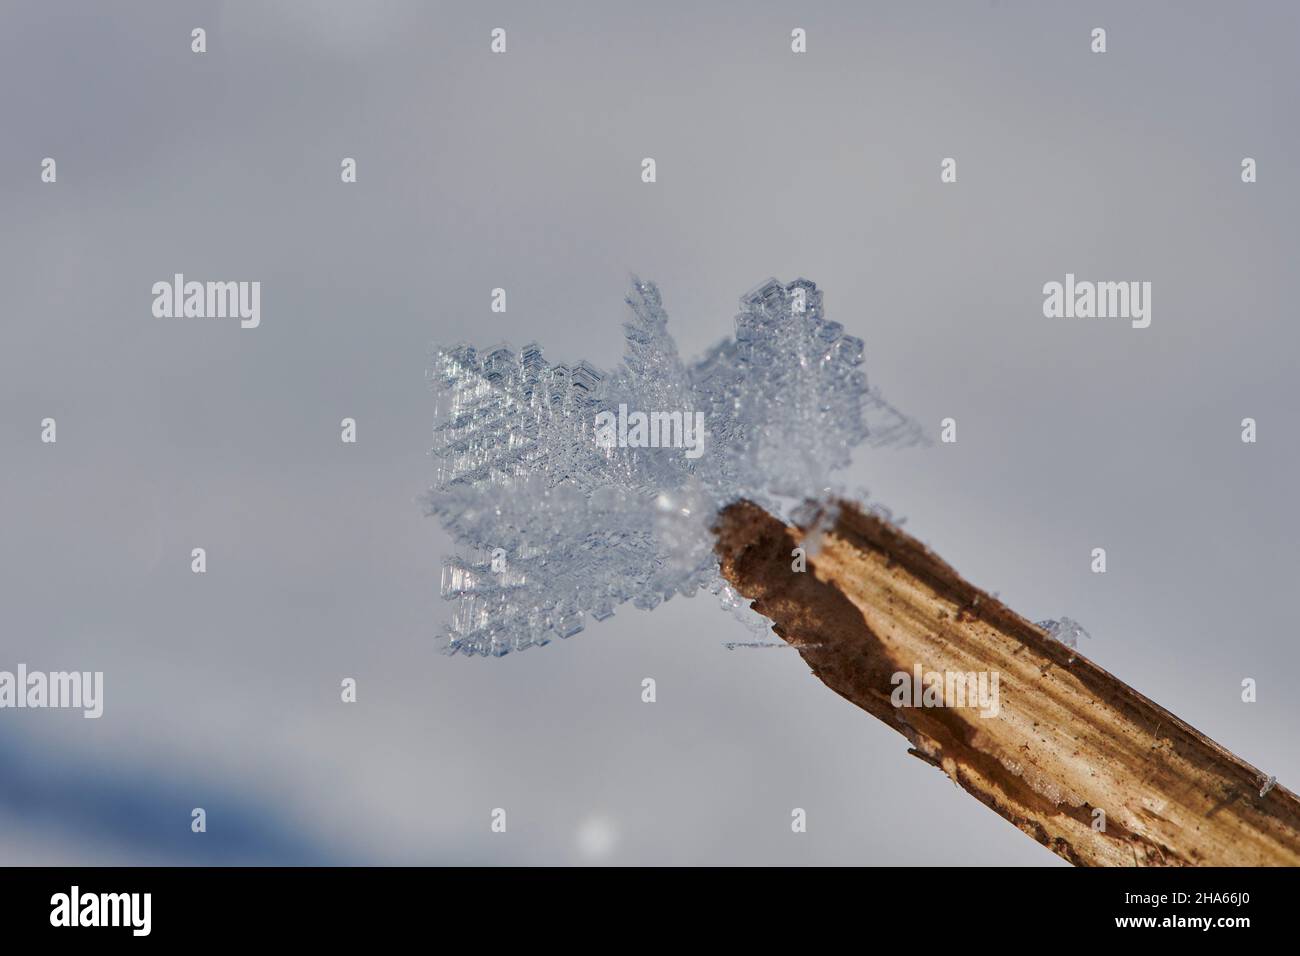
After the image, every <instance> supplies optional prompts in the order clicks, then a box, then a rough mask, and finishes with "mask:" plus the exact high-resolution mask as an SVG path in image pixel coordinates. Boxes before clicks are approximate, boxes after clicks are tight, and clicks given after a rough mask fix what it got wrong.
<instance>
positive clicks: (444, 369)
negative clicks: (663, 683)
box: [425, 279, 923, 656]
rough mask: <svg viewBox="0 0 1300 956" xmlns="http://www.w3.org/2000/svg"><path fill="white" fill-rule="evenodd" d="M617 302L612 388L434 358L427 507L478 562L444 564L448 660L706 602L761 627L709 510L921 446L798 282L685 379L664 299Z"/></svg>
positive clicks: (812, 487)
mask: <svg viewBox="0 0 1300 956" xmlns="http://www.w3.org/2000/svg"><path fill="white" fill-rule="evenodd" d="M627 303H628V305H629V306H631V309H632V314H631V317H630V319H629V320H628V321H627V322H626V323H625V324H624V326H623V329H624V332H625V335H626V339H627V348H626V353H625V356H624V359H623V363H622V364H621V365H620V366H619V367H618V368H617V369H615V370H614V371H613V372H611V373H608V374H606V373H603V372H601V371H599V370H597V369H595V368H593V367H592V366H591V365H589V364H587V363H586V362H579V363H577V364H575V365H551V364H549V363H548V362H547V361H546V360H545V359H544V358H543V357H542V350H541V348H540V347H539V346H537V345H527V346H525V347H524V349H523V350H522V352H520V353H518V354H515V353H514V352H512V351H511V350H509V349H507V348H503V347H502V348H494V349H491V350H489V351H486V352H481V353H480V352H477V351H475V350H474V349H473V348H471V347H469V346H458V347H455V348H451V349H436V350H435V351H434V353H433V367H432V369H431V371H430V377H431V379H432V383H433V387H434V390H435V391H436V392H437V394H438V409H437V412H438V417H437V424H436V426H435V428H434V447H433V457H434V459H435V460H436V462H437V477H436V481H435V484H434V486H433V488H432V489H431V490H430V491H429V493H428V494H427V495H426V496H425V504H426V510H427V512H428V513H429V514H431V515H437V516H438V517H439V518H440V519H441V520H442V523H443V524H444V526H445V527H446V528H447V529H448V531H449V532H450V533H451V534H452V535H453V536H455V537H456V538H457V539H458V540H459V541H461V542H463V543H464V544H465V545H467V546H468V547H469V548H470V549H472V550H471V551H470V554H469V556H468V557H459V556H458V557H455V558H452V559H450V560H449V561H447V563H446V564H445V565H444V568H443V574H442V593H443V596H444V597H445V598H447V599H449V600H451V601H453V602H454V603H455V610H454V612H453V615H452V620H451V623H450V625H449V626H448V628H447V632H446V637H447V650H448V651H449V652H451V653H455V652H457V651H461V652H464V653H467V654H484V655H493V656H500V655H503V654H506V653H508V652H509V651H511V650H520V649H523V648H526V647H528V646H530V645H534V644H538V645H540V644H546V643H549V642H550V641H551V640H552V639H553V638H555V637H570V636H572V635H573V634H576V633H577V632H578V631H580V630H582V628H583V625H584V619H585V616H586V615H587V614H590V615H591V616H592V617H594V618H596V619H597V620H603V619H604V618H607V617H609V616H610V615H612V614H613V613H614V609H615V607H617V606H618V605H619V604H622V603H623V602H625V601H631V602H632V603H633V605H634V606H636V607H642V608H653V607H655V606H656V605H657V604H659V602H661V601H664V600H667V599H668V598H671V597H672V596H673V595H674V594H682V595H687V596H690V595H692V594H694V593H695V592H696V591H697V590H699V589H701V588H704V589H707V590H709V591H710V592H712V593H714V594H716V595H718V596H719V598H720V600H721V601H722V604H723V606H724V607H726V608H728V609H730V610H732V611H733V612H735V613H736V614H737V616H740V617H742V618H744V617H745V616H749V617H752V618H753V619H754V620H756V621H760V622H761V619H759V618H758V616H757V615H755V614H753V612H752V611H750V610H749V609H748V607H747V603H746V602H745V601H744V599H743V598H741V597H740V596H739V595H737V594H736V593H735V592H734V591H732V589H731V587H730V586H729V585H728V584H727V583H726V582H725V581H724V580H723V579H722V578H721V576H720V575H719V574H718V567H717V559H716V558H715V556H714V554H713V540H712V536H711V534H710V532H709V527H710V524H711V523H712V518H713V516H714V515H715V514H716V513H717V511H718V509H719V508H721V507H723V506H725V505H726V504H728V503H730V502H732V501H734V500H736V499H738V498H742V497H744V498H749V499H751V500H754V501H757V502H759V503H762V504H765V505H767V506H769V507H773V504H772V501H771V496H785V497H792V498H798V499H803V498H807V497H812V496H817V495H820V494H823V493H824V491H825V490H826V488H827V483H828V479H829V475H830V472H831V471H833V470H834V469H837V468H841V467H843V466H844V465H846V464H848V462H849V458H850V454H851V451H852V449H853V447H854V446H856V445H858V444H861V443H862V442H864V441H865V442H868V443H870V444H873V445H908V444H914V443H916V442H918V441H922V440H923V437H922V435H921V431H920V429H919V428H918V427H917V425H916V424H915V423H914V422H913V421H911V420H910V419H908V418H906V417H905V416H904V415H902V414H901V413H899V412H898V411H897V410H895V409H894V408H893V407H892V406H891V405H889V404H888V403H887V402H886V401H885V400H884V399H883V398H882V397H881V396H880V394H879V393H878V392H877V391H876V390H875V389H873V388H870V387H869V386H868V385H867V380H866V375H865V373H864V372H863V369H862V341H861V340H860V339H857V338H854V337H853V336H850V335H845V334H844V331H843V328H842V327H841V326H840V324H839V323H837V322H828V321H826V319H825V318H824V316H823V314H822V294H821V292H820V291H818V289H817V287H816V286H815V285H814V284H813V283H811V282H809V281H808V280H806V279H797V280H795V281H794V282H791V283H790V284H788V285H782V284H781V283H780V282H778V281H777V280H775V279H772V280H769V281H768V282H766V283H765V284H763V285H762V286H760V287H759V288H758V289H756V290H755V291H754V292H751V293H750V294H749V295H746V296H744V297H743V298H742V299H741V301H740V308H741V311H740V314H739V315H737V316H736V334H735V337H734V338H733V339H729V340H727V341H724V342H722V343H721V344H719V345H717V346H715V347H714V348H713V349H712V350H710V351H709V352H708V354H706V355H705V356H704V357H703V358H702V359H700V360H699V361H698V362H696V363H694V364H693V365H690V366H687V365H685V364H684V363H683V362H682V360H681V358H680V357H679V356H678V354H677V346H676V344H675V343H674V341H673V338H672V336H671V335H670V334H669V332H668V327H667V323H668V316H667V314H666V313H665V312H664V309H663V306H662V304H661V301H660V297H659V290H658V289H657V288H655V286H654V285H653V284H652V283H643V282H641V281H639V280H636V279H634V280H633V287H632V293H631V294H630V295H629V296H628V299H627ZM695 423H702V425H703V429H702V434H700V433H698V431H699V430H698V429H695V428H693V426H694V424H695Z"/></svg>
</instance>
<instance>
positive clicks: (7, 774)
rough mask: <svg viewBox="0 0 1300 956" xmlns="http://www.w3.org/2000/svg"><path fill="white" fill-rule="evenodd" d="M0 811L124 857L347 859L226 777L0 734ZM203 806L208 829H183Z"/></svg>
mask: <svg viewBox="0 0 1300 956" xmlns="http://www.w3.org/2000/svg"><path fill="white" fill-rule="evenodd" d="M0 768H3V771H2V772H0V817H3V816H13V817H15V818H17V819H19V820H22V821H23V825H24V829H25V830H26V831H27V834H26V835H27V836H29V837H33V836H35V837H39V836H41V835H42V833H41V832H40V831H45V832H44V835H46V836H52V837H58V838H59V839H60V840H61V841H62V842H72V843H75V842H76V841H78V840H85V841H87V842H89V843H93V844H96V845H99V846H105V845H108V846H111V845H113V844H116V845H118V846H119V847H120V849H121V852H122V854H123V860H122V862H132V861H133V858H137V857H140V858H152V859H153V860H156V861H158V862H163V863H171V864H179V865H190V864H194V865H208V866H222V865H254V866H256V865H270V864H277V865H282V866H293V865H299V866H312V865H329V864H340V863H344V862H346V860H344V859H342V858H341V856H340V855H339V854H337V853H335V852H333V851H331V850H330V849H328V848H327V847H325V846H322V845H321V843H320V842H319V840H318V838H317V837H314V836H313V835H310V834H308V833H306V832H303V831H302V830H300V829H299V828H298V826H297V825H296V824H295V823H294V822H293V820H292V819H291V817H290V815H289V814H287V813H286V812H284V810H283V809H282V808H280V807H276V806H273V805H270V804H268V803H264V802H260V801H259V800H258V799H257V798H256V797H254V796H250V795H248V794H246V793H240V792H238V791H237V790H235V789H234V788H232V787H231V786H229V785H228V784H223V783H221V782H219V781H214V780H202V779H196V778H194V777H179V776H176V775H172V774H169V773H167V772H166V771H165V770H162V769H161V768H158V767H151V766H122V765H121V764H120V763H119V762H117V761H114V762H111V763H110V762H109V761H107V760H105V759H103V758H96V757H91V758H89V759H85V758H82V757H80V756H79V757H78V758H77V759H75V761H74V760H73V759H72V758H71V757H70V755H69V754H67V753H66V752H61V753H60V754H59V755H58V756H51V755H49V753H45V754H38V753H37V752H36V749H35V747H33V746H31V745H29V744H26V743H23V742H20V741H18V740H15V739H13V738H12V736H11V735H9V734H0ZM196 806H197V807H202V808H203V809H204V810H206V811H207V832H205V833H194V832H192V831H191V829H190V821H191V816H190V814H191V811H192V810H193V809H194V808H195V807H196Z"/></svg>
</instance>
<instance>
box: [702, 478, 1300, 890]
mask: <svg viewBox="0 0 1300 956" xmlns="http://www.w3.org/2000/svg"><path fill="white" fill-rule="evenodd" d="M827 524H828V525H829V527H827V528H824V529H823V530H822V531H821V533H820V534H819V535H817V536H811V537H810V536H808V535H807V531H806V530H805V529H800V528H796V527H791V526H787V525H785V524H784V523H783V522H781V521H780V520H778V519H777V518H775V517H773V516H772V515H770V514H768V513H767V512H766V511H764V510H763V509H762V508H760V507H758V506H757V505H755V504H752V503H751V502H748V501H741V502H737V503H736V504H733V505H731V506H730V507H728V508H726V509H725V510H724V511H723V512H722V513H721V515H720V516H719V519H718V523H717V526H716V528H715V531H716V534H717V552H718V555H719V557H720V559H721V562H722V573H723V575H724V576H725V577H726V578H727V580H728V581H730V582H731V584H732V585H733V586H734V587H735V588H736V589H737V590H738V591H739V592H740V593H741V594H743V595H744V596H745V597H747V598H749V599H750V600H752V601H753V607H754V609H755V610H757V611H758V612H759V613H761V614H763V615H765V616H766V617H768V618H769V619H770V620H771V621H772V622H773V626H772V630H773V631H774V632H775V633H776V634H777V635H778V636H779V637H781V638H782V639H783V640H785V641H786V642H788V643H790V644H792V645H794V646H795V647H796V648H797V649H798V651H799V654H800V656H801V657H802V658H803V659H804V661H806V662H807V663H808V665H809V666H810V667H811V668H812V671H813V673H814V674H815V675H817V677H818V678H820V679H821V681H822V682H823V683H825V684H826V686H827V687H829V688H831V690H833V691H835V692H836V693H837V694H839V695H840V696H842V697H844V698H845V699H846V700H848V701H850V702H851V703H853V704H856V705H857V706H858V707H861V708H862V709H863V710H865V711H867V712H868V713H869V714H871V715H873V716H874V717H877V718H878V719H880V720H882V721H884V722H885V723H887V724H888V725H889V726H891V727H893V728H894V729H895V730H897V731H898V732H899V733H901V734H902V735H903V736H904V737H906V738H907V740H908V743H909V745H910V746H909V750H908V752H909V753H912V754H914V755H915V756H917V757H919V758H921V759H922V760H924V761H926V762H927V763H931V764H933V765H934V766H936V767H939V768H941V769H942V770H943V771H944V772H945V773H947V774H948V776H949V777H950V778H952V780H953V781H954V782H955V783H957V784H958V785H959V786H961V787H962V788H963V789H964V790H966V791H967V792H968V793H970V794H971V795H972V796H974V797H975V798H976V799H978V800H979V801H980V802H982V803H984V804H985V805H986V806H988V807H990V808H991V809H992V810H993V811H994V812H996V813H998V814H999V815H1001V816H1002V817H1004V818H1005V819H1007V820H1009V821H1011V822H1012V823H1013V824H1015V825H1016V826H1017V827H1019V828H1020V829H1021V830H1023V831H1024V832H1025V833H1027V834H1029V835H1030V836H1032V837H1033V838H1034V839H1035V840H1037V841H1038V842H1039V843H1042V844H1043V845H1044V846H1046V847H1047V848H1048V849H1050V850H1052V851H1053V852H1054V853H1056V854H1058V855H1060V856H1062V857H1064V858H1065V859H1067V860H1069V861H1070V862H1071V863H1075V864H1079V865H1090V866H1133V865H1139V866H1152V865H1164V866H1193V865H1195V866H1258V865H1288V866H1296V865H1300V801H1298V800H1297V799H1296V796H1295V794H1293V793H1292V792H1291V791H1290V790H1287V789H1286V788H1285V787H1282V786H1273V787H1271V788H1270V789H1268V790H1267V792H1266V793H1265V794H1264V795H1263V796H1260V790H1261V787H1262V786H1263V785H1264V783H1265V781H1266V779H1267V778H1266V775H1265V774H1263V773H1261V772H1260V771H1259V770H1256V769H1255V768H1254V767H1252V766H1250V765H1249V764H1247V763H1246V762H1245V761H1243V760H1241V759H1239V758H1238V757H1236V756H1234V755H1233V754H1231V753H1229V752H1228V751H1227V750H1225V749H1224V748H1223V747H1221V746H1219V745H1218V744H1216V743H1215V742H1214V741H1212V740H1210V739H1209V738H1208V737H1206V736H1205V735H1204V734H1202V733H1200V732H1199V731H1197V730H1196V729H1194V728H1193V727H1191V726H1189V725H1188V724H1186V723H1185V722H1183V721H1182V720H1179V719H1178V718H1177V717H1175V716H1174V715H1173V714H1171V713H1169V711H1167V710H1165V709H1164V708H1163V707H1160V706H1159V705H1158V704H1155V703H1154V702H1152V701H1150V700H1148V699H1147V698H1146V697H1144V696H1142V695H1141V694H1139V693H1138V692H1137V691H1135V690H1134V689H1133V688H1131V687H1129V686H1128V685H1127V684H1125V683H1124V682H1123V681H1121V680H1119V679H1118V678H1116V677H1115V676H1114V675H1112V674H1110V673H1108V672H1107V671H1105V670H1103V669H1102V668H1100V667H1098V666H1097V665H1096V664H1094V663H1092V662H1091V661H1089V660H1088V659H1087V658H1086V657H1084V656H1083V655H1081V654H1079V653H1078V652H1077V651H1074V650H1072V649H1071V648H1068V647H1066V646H1065V645H1063V644H1061V643H1060V642H1058V641H1055V640H1053V639H1052V638H1050V637H1048V636H1047V635H1046V634H1044V633H1043V631H1042V630H1040V629H1039V628H1037V627H1035V626H1034V625H1033V624H1031V623H1030V622H1029V621H1027V620H1025V619H1024V618H1023V617H1021V616H1020V615H1018V614H1016V613H1015V612H1014V611H1012V610H1011V609H1010V608H1008V607H1006V606H1005V605H1004V604H1002V603H1001V602H1000V601H998V600H997V599H996V598H993V597H990V596H989V595H987V594H985V593H984V592H983V591H981V590H979V589H978V588H976V587H975V586H974V585H972V584H969V583H968V582H967V581H965V580H963V579H962V577H961V576H960V575H959V574H957V572H956V571H954V570H953V569H952V568H951V567H950V566H949V565H948V564H946V563H945V562H944V561H943V560H942V559H940V558H939V557H938V556H936V555H935V554H933V553H932V552H931V551H930V550H929V549H928V548H926V547H925V545H923V544H921V542H919V541H917V540H916V539H915V538H913V537H911V536H910V535H908V534H906V533H905V532H903V531H902V530H900V529H899V528H897V527H895V526H893V525H892V524H889V523H888V522H886V521H883V520H881V519H880V518H878V517H875V516H873V515H870V514H866V513H864V512H862V511H861V510H860V509H859V508H857V507H856V506H855V505H853V504H852V503H849V502H841V503H840V507H839V513H838V516H837V517H836V518H835V520H834V522H833V523H831V522H827ZM805 543H806V544H807V547H808V549H809V553H808V554H807V570H806V571H804V572H800V571H797V570H794V568H795V567H797V566H798V565H797V559H796V557H795V556H793V555H792V552H793V551H794V549H795V548H799V547H801V546H803V545H804V544H805Z"/></svg>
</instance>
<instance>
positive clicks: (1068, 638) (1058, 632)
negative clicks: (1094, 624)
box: [1034, 617, 1092, 663]
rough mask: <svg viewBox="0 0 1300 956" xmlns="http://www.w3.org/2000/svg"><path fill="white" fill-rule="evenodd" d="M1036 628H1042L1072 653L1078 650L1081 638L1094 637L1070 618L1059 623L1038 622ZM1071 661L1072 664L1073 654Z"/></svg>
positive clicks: (1065, 618) (1035, 624) (1053, 621)
mask: <svg viewBox="0 0 1300 956" xmlns="http://www.w3.org/2000/svg"><path fill="white" fill-rule="evenodd" d="M1034 626H1035V627H1041V628H1042V629H1043V630H1044V631H1046V632H1047V636H1048V637H1051V638H1055V639H1056V640H1058V641H1060V642H1061V643H1062V644H1064V645H1065V646H1066V647H1068V648H1070V650H1072V651H1073V650H1078V648H1079V638H1080V637H1086V638H1088V639H1091V638H1092V635H1091V634H1089V633H1088V632H1087V631H1085V630H1084V629H1083V625H1082V624H1080V623H1079V622H1078V621H1076V620H1074V619H1072V618H1068V617H1063V618H1061V619H1060V620H1059V621H1055V620H1048V621H1036V622H1034ZM1070 661H1071V663H1073V661H1074V655H1073V654H1071V655H1070Z"/></svg>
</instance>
